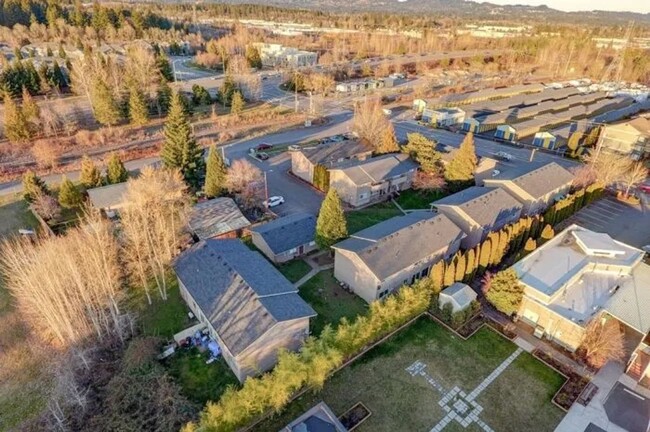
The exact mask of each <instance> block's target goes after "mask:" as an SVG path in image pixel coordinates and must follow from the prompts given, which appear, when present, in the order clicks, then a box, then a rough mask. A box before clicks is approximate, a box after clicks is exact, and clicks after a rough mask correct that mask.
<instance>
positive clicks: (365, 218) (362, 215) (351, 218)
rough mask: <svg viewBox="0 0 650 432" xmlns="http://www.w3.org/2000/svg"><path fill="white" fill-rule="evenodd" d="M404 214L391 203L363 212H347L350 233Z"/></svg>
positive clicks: (377, 205) (371, 207)
mask: <svg viewBox="0 0 650 432" xmlns="http://www.w3.org/2000/svg"><path fill="white" fill-rule="evenodd" d="M401 214H402V212H401V211H400V210H399V209H398V208H397V207H395V204H393V203H391V202H383V203H379V204H375V205H373V206H370V207H366V208H364V209H361V210H354V211H350V212H347V213H346V214H345V217H346V218H347V220H348V232H349V233H350V234H353V233H355V232H357V231H361V230H362V229H365V228H368V227H370V226H372V225H375V224H378V223H379V222H382V221H385V220H386V219H390V218H392V217H394V216H399V215H401Z"/></svg>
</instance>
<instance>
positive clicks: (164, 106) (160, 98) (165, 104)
mask: <svg viewBox="0 0 650 432" xmlns="http://www.w3.org/2000/svg"><path fill="white" fill-rule="evenodd" d="M156 101H157V104H158V114H159V115H163V114H166V113H167V112H169V106H170V105H171V102H172V88H171V87H170V86H169V84H167V83H166V82H164V81H163V82H162V83H161V84H160V86H159V87H158V92H157V94H156Z"/></svg>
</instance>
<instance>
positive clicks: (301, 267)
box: [277, 259, 311, 283]
mask: <svg viewBox="0 0 650 432" xmlns="http://www.w3.org/2000/svg"><path fill="white" fill-rule="evenodd" d="M277 267H278V270H280V273H282V274H283V275H284V277H286V278H287V279H289V282H291V283H295V282H298V281H299V280H300V279H301V278H302V277H303V276H304V275H306V274H307V273H309V272H310V271H311V267H310V266H309V264H307V263H306V262H304V261H303V260H301V259H296V260H293V261H289V262H288V263H284V264H280V265H278V266H277Z"/></svg>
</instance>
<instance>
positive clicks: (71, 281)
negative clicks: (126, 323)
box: [0, 215, 122, 347]
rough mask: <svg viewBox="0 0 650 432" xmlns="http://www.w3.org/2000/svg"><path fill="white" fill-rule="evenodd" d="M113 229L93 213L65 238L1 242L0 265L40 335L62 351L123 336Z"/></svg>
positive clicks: (120, 285)
mask: <svg viewBox="0 0 650 432" xmlns="http://www.w3.org/2000/svg"><path fill="white" fill-rule="evenodd" d="M117 255H118V248H117V243H116V241H115V237H114V236H113V232H112V226H111V225H110V224H109V223H108V222H106V221H104V220H102V219H101V218H99V217H98V216H96V215H89V216H88V217H87V218H86V220H85V221H84V222H83V224H82V226H81V227H80V228H76V229H73V230H70V231H68V233H67V234H66V235H65V237H52V238H47V239H42V240H40V241H39V242H37V243H35V244H34V243H31V242H28V241H25V240H22V239H16V240H7V241H5V242H4V243H3V244H2V250H1V252H0V266H1V268H2V271H3V273H4V274H5V276H6V279H7V287H8V288H9V291H10V292H11V294H12V295H13V296H14V298H15V299H16V303H17V305H18V309H19V310H20V311H21V313H22V315H23V316H24V317H25V319H26V321H27V322H28V323H29V324H30V325H31V326H32V328H34V329H35V330H36V331H35V333H36V334H39V335H42V336H43V337H44V339H45V340H50V339H54V340H56V341H57V342H58V344H59V345H61V346H64V347H69V346H74V345H76V344H79V343H82V342H85V341H87V339H88V338H89V337H90V338H92V337H93V336H94V337H95V338H100V339H101V338H104V337H107V336H110V335H119V336H121V335H122V328H121V319H122V315H121V312H120V303H121V299H122V290H121V288H122V280H121V272H120V265H119V263H118V259H117Z"/></svg>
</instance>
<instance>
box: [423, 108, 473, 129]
mask: <svg viewBox="0 0 650 432" xmlns="http://www.w3.org/2000/svg"><path fill="white" fill-rule="evenodd" d="M422 121H423V122H426V123H431V124H432V125H434V126H435V127H449V126H453V125H457V124H460V123H463V122H464V121H465V111H463V110H462V109H460V108H438V109H428V108H427V109H425V110H424V111H423V112H422Z"/></svg>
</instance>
